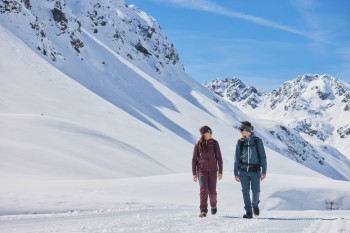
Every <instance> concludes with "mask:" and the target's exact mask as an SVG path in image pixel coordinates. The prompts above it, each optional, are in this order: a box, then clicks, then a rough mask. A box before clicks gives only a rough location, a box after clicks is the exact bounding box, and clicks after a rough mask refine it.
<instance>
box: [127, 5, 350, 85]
mask: <svg viewBox="0 0 350 233" xmlns="http://www.w3.org/2000/svg"><path fill="white" fill-rule="evenodd" d="M126 2H127V3H129V4H135V5H137V6H138V7H139V8H141V9H142V10H143V11H145V12H146V13H147V14H149V15H151V16H152V17H154V18H155V19H156V20H157V21H158V23H159V24H160V26H161V28H162V30H163V32H164V33H165V35H166V36H167V37H168V38H169V40H170V41H171V42H172V43H173V44H174V46H175V48H176V49H177V51H178V53H179V55H180V60H181V62H182V64H183V65H184V67H185V70H186V71H187V73H188V74H189V75H190V76H191V77H193V78H194V79H196V80H198V81H199V82H200V83H204V82H205V81H210V80H212V79H214V78H224V77H227V76H230V77H232V76H235V77H238V78H240V79H241V80H243V81H244V82H245V83H246V84H251V85H254V86H255V87H257V88H259V89H264V90H267V91H270V90H272V89H273V88H277V87H278V86H280V85H281V84H282V83H283V82H285V81H287V80H291V79H294V78H296V77H297V76H298V75H302V74H306V73H307V74H316V73H317V74H324V73H327V74H330V75H332V76H334V77H336V78H338V79H341V80H344V81H346V82H348V83H350V1H349V0H333V1H330V0H216V1H215V0H126Z"/></svg>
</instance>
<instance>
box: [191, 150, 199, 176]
mask: <svg viewBox="0 0 350 233" xmlns="http://www.w3.org/2000/svg"><path fill="white" fill-rule="evenodd" d="M198 153H199V150H198V143H196V145H195V146H194V149H193V156H192V174H193V175H194V176H195V175H198V174H197V170H198V169H197V167H198V163H197V158H198Z"/></svg>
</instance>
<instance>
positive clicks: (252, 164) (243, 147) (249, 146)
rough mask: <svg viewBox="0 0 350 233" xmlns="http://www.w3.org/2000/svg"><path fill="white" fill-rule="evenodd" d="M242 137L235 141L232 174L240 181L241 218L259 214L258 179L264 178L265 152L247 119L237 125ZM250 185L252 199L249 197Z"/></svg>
mask: <svg viewBox="0 0 350 233" xmlns="http://www.w3.org/2000/svg"><path fill="white" fill-rule="evenodd" d="M239 130H240V131H241V134H242V138H241V139H239V140H238V141H237V145H236V154H235V163H234V175H235V179H236V181H237V182H241V186H242V193H243V200H244V209H245V211H246V213H245V214H244V215H243V218H249V219H250V218H253V213H254V215H255V216H258V215H259V214H260V210H259V202H260V200H259V195H260V180H263V179H265V178H266V166H267V162H266V154H265V149H264V145H263V142H262V140H261V139H260V138H258V137H255V135H254V127H253V126H252V124H251V123H250V122H249V121H242V122H241V126H240V127H239ZM250 187H251V190H252V199H251V198H250Z"/></svg>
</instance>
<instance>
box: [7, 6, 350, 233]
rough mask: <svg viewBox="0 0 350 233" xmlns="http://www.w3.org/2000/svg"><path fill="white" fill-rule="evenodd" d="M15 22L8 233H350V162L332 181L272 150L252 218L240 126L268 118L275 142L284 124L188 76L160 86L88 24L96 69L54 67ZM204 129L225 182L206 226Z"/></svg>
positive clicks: (10, 56) (72, 64) (10, 39)
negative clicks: (200, 150) (238, 152)
mask: <svg viewBox="0 0 350 233" xmlns="http://www.w3.org/2000/svg"><path fill="white" fill-rule="evenodd" d="M120 2H121V1H119V3H120ZM79 4H88V3H85V2H83V1H80V2H79ZM46 7H48V6H44V7H43V8H42V9H45V8H46ZM78 8H79V7H77V9H76V10H79V9H78ZM46 13H47V12H46ZM42 14H44V13H42ZM2 19H3V18H2ZM8 23H9V22H4V21H1V24H0V128H1V131H0V184H1V189H0V206H1V208H0V232H14V233H17V232H233V231H234V232H349V229H350V220H349V216H350V182H349V181H347V179H342V180H341V179H340V178H341V177H342V176H341V175H329V174H331V173H332V172H334V171H337V169H338V168H339V169H341V170H342V171H344V170H345V169H346V166H347V164H346V161H345V160H344V161H343V162H342V163H340V162H339V161H340V160H335V161H334V164H333V165H332V166H333V167H331V168H332V169H329V170H327V169H326V170H325V171H323V174H321V173H318V172H316V171H315V170H312V169H310V168H308V167H306V166H303V165H302V164H300V163H297V162H295V161H292V160H290V159H288V158H287V157H285V156H283V155H282V154H281V153H279V152H278V151H275V150H272V149H271V148H269V147H267V148H266V152H267V155H268V174H267V179H266V180H264V181H263V182H262V190H261V205H260V208H261V215H260V216H259V217H257V218H254V219H251V220H245V219H242V218H241V216H242V214H243V213H244V212H243V211H244V209H243V199H242V194H241V187H240V184H239V183H238V182H236V181H235V180H234V177H233V171H232V169H233V153H234V147H235V143H236V141H237V139H238V138H239V137H240V136H239V132H238V131H237V130H236V127H237V125H238V124H239V120H242V119H249V120H251V121H252V122H259V124H258V125H257V126H256V133H257V134H258V135H259V137H261V138H262V139H263V140H264V141H266V142H269V141H271V142H273V140H270V138H269V136H270V134H269V133H268V132H265V128H271V127H277V126H276V123H274V122H272V121H266V120H261V119H259V118H255V117H254V116H248V115H245V114H244V113H242V112H240V111H239V109H237V108H236V107H234V106H233V105H231V104H230V103H228V102H219V103H216V102H215V101H212V100H211V97H212V95H211V94H210V92H209V91H207V90H205V89H204V88H202V87H200V85H199V84H197V83H195V82H194V81H193V80H189V79H188V78H189V77H188V76H186V75H184V74H183V73H181V72H182V71H181V70H179V69H174V70H173V73H172V74H171V75H170V74H169V76H168V78H169V79H168V80H161V81H159V80H158V79H157V77H154V76H152V75H151V74H150V73H149V72H145V70H143V69H142V67H140V66H139V65H138V66H137V65H135V64H132V63H130V62H129V61H128V60H126V59H125V57H123V56H121V55H120V54H118V53H116V52H115V51H114V50H113V49H111V48H112V47H111V46H110V45H109V44H108V43H106V40H105V38H102V39H101V36H99V37H97V36H95V35H93V34H91V33H88V31H87V29H86V28H83V29H84V30H82V37H83V38H84V42H85V43H86V47H89V50H88V51H85V52H84V53H83V55H81V56H82V57H84V61H87V62H86V63H83V62H80V61H79V59H80V58H79V59H78V60H77V59H76V57H75V56H76V54H74V55H71V56H68V55H69V53H68V52H67V53H66V54H65V55H64V56H65V57H66V59H67V60H68V61H69V62H68V63H69V64H68V65H67V64H65V63H64V62H62V61H60V62H58V65H57V64H56V66H53V65H52V64H51V63H50V62H51V61H50V62H48V61H47V60H45V59H43V56H39V55H38V54H37V53H35V52H33V49H32V48H31V47H30V45H31V41H30V42H28V41H26V40H22V39H21V34H20V33H17V34H16V33H13V32H12V31H13V30H14V29H13V28H11V30H10V29H9V26H6V25H7V24H8ZM19 23H20V20H19ZM23 33H24V34H25V33H26V32H23ZM16 35H17V36H19V37H17V36H16ZM103 39H104V40H103ZM57 40H58V39H57ZM55 43H58V42H55ZM61 46H62V47H60V48H59V49H60V51H61V50H62V51H64V46H63V45H61ZM67 54H68V55H67ZM93 58H94V59H93ZM104 58H106V59H107V60H108V62H110V64H109V68H108V69H104V68H101V67H100V63H99V62H98V61H99V59H104ZM46 59H47V58H46ZM112 61H113V62H112ZM59 66H62V67H63V68H62V69H63V70H64V71H65V72H62V71H61V69H59V68H60V67H59ZM98 68H101V69H98ZM117 71H118V72H117ZM169 72H170V71H169ZM177 75H179V79H175V77H176V76H177ZM181 75H182V76H181ZM72 76H74V78H73V77H72ZM125 77H127V79H126V78H125ZM83 78H86V79H83ZM175 82H177V84H176V85H174V86H172V85H170V84H171V83H175ZM204 124H208V125H210V126H211V127H212V128H213V130H214V134H213V136H214V138H216V139H217V140H218V141H219V142H220V146H221V147H222V148H221V151H222V153H223V159H224V178H223V180H221V181H219V182H218V187H217V190H218V199H219V202H218V210H219V211H218V214H217V215H215V216H211V215H209V216H208V217H207V218H205V219H199V218H198V214H199V187H198V183H195V182H193V180H192V174H191V167H190V166H191V158H192V150H193V144H194V143H195V142H196V140H198V138H199V135H198V128H199V127H200V126H202V125H204ZM320 146H321V145H320ZM272 148H274V147H272ZM324 153H326V152H324ZM339 156H340V155H339ZM339 158H341V156H340V157H339ZM346 175H348V173H346V172H344V176H346ZM332 176H335V178H334V179H333V178H330V177H332ZM336 178H337V179H336ZM331 209H332V210H331Z"/></svg>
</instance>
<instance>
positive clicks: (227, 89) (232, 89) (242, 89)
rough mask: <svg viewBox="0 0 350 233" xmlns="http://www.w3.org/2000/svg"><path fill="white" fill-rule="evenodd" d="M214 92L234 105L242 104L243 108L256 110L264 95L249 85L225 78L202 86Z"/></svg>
mask: <svg viewBox="0 0 350 233" xmlns="http://www.w3.org/2000/svg"><path fill="white" fill-rule="evenodd" d="M203 85H204V86H205V87H207V88H209V89H211V90H213V91H214V93H215V94H217V95H219V96H221V97H223V98H224V99H227V100H229V101H231V102H234V103H237V104H238V103H242V105H243V106H249V107H251V108H256V107H258V106H259V105H260V103H261V97H262V96H263V95H264V93H263V92H262V91H260V90H258V89H256V88H255V87H253V86H251V85H246V84H244V83H243V82H242V80H240V79H239V78H237V77H225V78H224V79H219V78H217V79H214V80H213V81H211V82H208V83H207V82H206V83H204V84H203Z"/></svg>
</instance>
